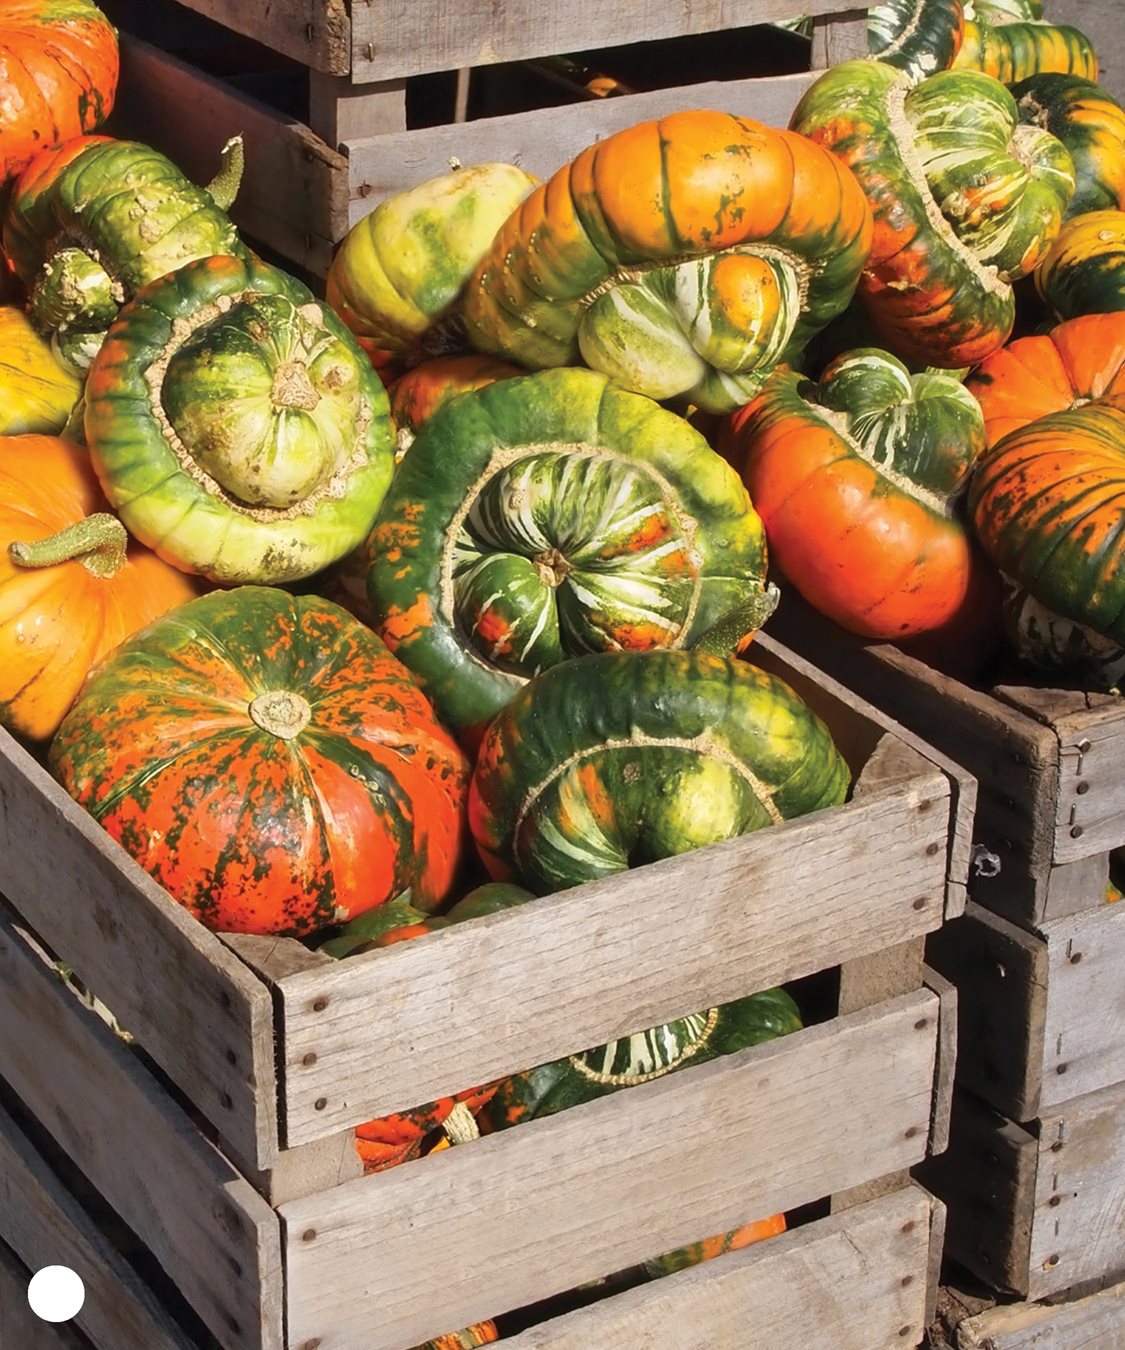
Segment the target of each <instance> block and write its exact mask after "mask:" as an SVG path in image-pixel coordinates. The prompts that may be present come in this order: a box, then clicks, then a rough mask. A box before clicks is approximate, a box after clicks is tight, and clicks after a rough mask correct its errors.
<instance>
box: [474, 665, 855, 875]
mask: <svg viewBox="0 0 1125 1350" xmlns="http://www.w3.org/2000/svg"><path fill="white" fill-rule="evenodd" d="M848 782H849V772H848V768H847V765H846V763H845V762H844V760H843V758H842V756H841V755H840V753H839V751H838V750H837V749H836V747H835V745H834V744H833V742H832V737H831V734H830V733H829V731H828V728H827V727H826V726H825V725H824V723H823V722H822V721H821V720H820V719H819V718H818V717H817V716H816V715H815V714H814V713H813V712H812V711H811V710H810V709H809V708H808V707H807V706H806V705H805V704H804V703H803V702H802V701H801V700H800V699H799V698H798V697H797V695H796V694H794V692H793V691H792V690H791V689H790V688H789V686H788V685H787V684H785V683H784V682H783V681H782V680H779V679H777V678H776V677H774V676H772V675H768V674H766V673H765V672H764V671H760V670H757V669H756V668H754V667H753V666H750V665H748V664H746V663H745V662H743V661H739V660H735V659H733V658H730V659H726V660H724V659H721V658H719V657H716V656H709V655H704V654H703V653H700V652H682V651H653V652H606V653H601V654H598V655H594V656H584V657H581V658H579V659H578V660H573V661H566V662H564V663H563V664H562V665H559V666H555V667H553V668H552V669H551V670H547V671H544V672H543V674H542V675H539V676H537V677H536V678H535V679H534V680H532V681H530V683H529V684H528V685H527V686H526V687H525V688H524V689H523V690H522V691H521V692H520V693H519V694H517V695H516V697H515V699H513V701H512V702H511V703H510V704H509V705H508V707H507V708H505V709H504V711H503V712H502V713H500V715H499V716H498V717H497V718H496V720H495V721H494V722H493V723H492V725H491V726H490V727H489V728H488V731H487V733H486V735H485V737H484V741H483V743H482V745H481V748H480V753H479V755H478V758H477V763H476V768H475V771H474V775H473V781H472V786H471V788H470V793H469V823H470V827H471V829H472V832H473V837H474V838H475V840H476V844H477V849H478V852H479V853H480V855H481V858H482V859H483V860H484V863H485V866H486V867H487V868H488V870H489V873H490V874H491V875H492V876H493V877H494V878H495V879H496V880H499V881H508V880H511V881H514V882H516V883H517V884H518V885H521V886H526V887H527V888H528V889H529V890H533V891H535V892H536V893H538V894H546V893H548V892H550V891H556V890H560V889H562V888H564V887H567V886H577V885H579V884H580V883H582V882H584V881H592V880H594V879H595V878H597V877H603V876H608V875H610V874H612V873H615V872H620V871H624V870H625V869H626V868H629V867H637V866H640V865H642V864H644V863H649V862H654V861H656V860H658V859H661V858H667V857H671V856H673V855H674V854H678V853H685V852H687V851H688V850H689V849H694V848H700V847H702V846H704V845H706V844H711V843H716V842H718V841H719V840H722V839H732V838H734V837H735V836H737V835H741V834H745V833H747V832H748V831H751V830H757V829H761V828H763V827H764V826H767V825H770V824H775V823H777V822H778V821H780V820H783V819H784V820H788V819H790V818H791V817H793V816H799V815H803V814H805V813H806V812H809V811H816V810H819V809H821V808H822V807H826V806H833V805H835V804H837V803H839V802H842V801H843V800H844V797H845V795H846V793H847V790H848ZM653 884H654V885H655V884H658V883H657V882H656V880H655V879H654V883H653Z"/></svg>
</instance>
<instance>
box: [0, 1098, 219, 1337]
mask: <svg viewBox="0 0 1125 1350" xmlns="http://www.w3.org/2000/svg"><path fill="white" fill-rule="evenodd" d="M0 1177H2V1178H3V1185H0V1242H3V1243H6V1244H8V1245H9V1246H10V1247H11V1248H12V1250H13V1251H14V1252H15V1254H16V1255H17V1256H18V1257H19V1258H20V1261H21V1262H22V1263H23V1264H24V1265H25V1266H26V1267H27V1268H28V1270H29V1271H36V1270H40V1269H42V1268H43V1267H44V1266H69V1267H70V1268H71V1270H74V1271H76V1272H77V1273H78V1275H79V1276H80V1277H81V1279H82V1283H83V1284H84V1285H85V1286H86V1298H85V1301H84V1303H83V1305H82V1309H81V1311H80V1312H79V1313H78V1315H77V1317H76V1318H75V1319H74V1322H73V1323H72V1324H60V1325H59V1326H57V1327H50V1326H49V1325H48V1324H45V1323H43V1322H41V1321H40V1320H39V1318H37V1317H36V1316H35V1315H34V1314H33V1313H32V1312H31V1309H30V1308H29V1307H28V1303H27V1278H29V1277H28V1276H23V1275H22V1272H19V1271H15V1272H13V1271H11V1269H10V1268H7V1269H6V1268H5V1266H4V1264H3V1263H0V1345H2V1346H3V1347H4V1350H9V1347H11V1350H71V1347H74V1346H76V1345H77V1344H79V1343H82V1344H84V1342H83V1341H82V1339H81V1338H80V1337H77V1336H75V1335H73V1334H72V1333H71V1330H70V1328H71V1326H74V1327H77V1328H79V1329H80V1330H81V1331H82V1332H84V1333H85V1334H86V1335H87V1336H88V1337H89V1338H90V1340H91V1341H93V1343H94V1345H95V1347H97V1350H193V1346H192V1342H191V1341H190V1340H189V1339H188V1337H187V1336H186V1335H185V1334H184V1333H183V1332H182V1331H181V1330H180V1328H179V1327H178V1326H177V1325H176V1324H175V1323H174V1322H173V1321H172V1319H171V1318H170V1317H169V1316H168V1314H167V1313H166V1312H165V1310H164V1309H163V1308H162V1307H161V1306H160V1304H159V1303H158V1302H157V1301H156V1299H155V1298H154V1297H153V1295H152V1293H151V1291H150V1290H149V1288H148V1287H147V1285H145V1284H144V1282H143V1281H142V1280H141V1279H140V1277H139V1276H138V1275H137V1273H136V1272H135V1271H134V1270H133V1268H132V1267H131V1266H130V1265H129V1263H128V1262H127V1261H126V1260H125V1259H124V1257H122V1256H120V1255H119V1254H118V1253H117V1252H116V1251H115V1250H114V1249H113V1247H111V1246H110V1244H109V1243H108V1242H107V1241H106V1239H105V1237H104V1236H103V1235H102V1233H101V1232H100V1231H99V1229H98V1227H97V1225H96V1224H95V1223H94V1221H93V1220H92V1219H91V1218H90V1216H89V1215H88V1214H87V1213H86V1211H85V1210H84V1209H83V1208H82V1206H81V1205H80V1204H79V1203H78V1201H77V1200H75V1199H74V1197H73V1196H72V1195H71V1194H70V1192H69V1191H67V1190H66V1188H65V1187H64V1186H63V1185H62V1183H61V1182H60V1181H59V1179H58V1177H57V1176H56V1175H55V1173H54V1172H53V1171H52V1170H51V1168H50V1167H49V1166H48V1165H47V1163H46V1162H45V1161H44V1160H43V1158H42V1157H41V1156H40V1154H39V1153H38V1152H37V1151H36V1150H35V1149H34V1148H33V1147H32V1146H31V1144H30V1143H28V1141H27V1138H26V1136H25V1135H24V1134H23V1133H22V1131H20V1129H19V1128H18V1127H17V1126H16V1124H15V1122H14V1121H13V1120H12V1118H11V1116H9V1115H8V1113H7V1112H6V1111H4V1110H3V1109H2V1108H0ZM5 1275H7V1278H8V1280H10V1281H12V1282H15V1279H16V1277H17V1276H22V1279H23V1283H22V1287H19V1285H18V1284H17V1286H16V1288H15V1290H14V1291H13V1297H12V1299H11V1301H9V1299H8V1297H7V1289H6V1288H5V1287H4V1285H5Z"/></svg>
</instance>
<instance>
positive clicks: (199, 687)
mask: <svg viewBox="0 0 1125 1350" xmlns="http://www.w3.org/2000/svg"><path fill="white" fill-rule="evenodd" d="M50 765H51V768H52V770H53V772H54V774H55V776H56V777H57V778H58V779H59V780H60V781H61V782H62V784H63V786H64V787H65V788H66V789H67V791H68V792H70V794H71V795H72V796H73V797H74V798H76V800H77V801H78V802H79V803H80V805H82V806H83V807H85V808H86V810H87V811H88V812H89V813H90V814H91V815H92V816H93V817H94V818H95V819H96V820H98V821H100V822H101V824H102V825H103V826H104V827H105V829H106V830H108V831H109V833H110V834H111V835H113V836H114V838H115V839H117V840H118V841H119V842H120V843H121V844H122V845H123V847H124V848H125V849H126V850H127V851H128V852H129V853H131V854H132V855H133V857H134V858H135V859H136V860H137V862H138V863H140V865H141V866H142V867H144V868H145V869H146V871H148V872H149V873H150V874H151V875H152V876H154V877H155V878H156V880H157V881H158V882H160V884H161V885H163V886H164V887H165V889H166V890H168V892H169V893H170V894H171V895H172V896H173V898H174V899H176V900H178V901H179V903H180V904H182V905H183V906H184V907H185V908H187V909H188V910H189V911H190V912H191V913H192V914H194V915H195V916H196V917H197V918H198V919H200V920H201V921H202V922H203V923H205V924H206V925H207V926H208V927H210V928H215V929H220V930H224V931H229V932H246V933H288V934H291V935H293V936H301V935H303V934H306V933H311V932H315V931H317V930H318V929H321V928H325V927H327V926H328V925H330V924H333V923H340V922H344V921H346V920H347V919H348V918H350V917H351V916H353V915H356V914H360V913H362V912H363V911H364V910H367V909H372V908H374V907H375V906H376V905H380V904H383V903H385V902H386V901H388V900H391V899H393V898H394V897H395V896H397V895H400V894H401V893H402V892H403V891H404V890H406V889H407V888H410V889H411V891H412V893H413V895H414V897H415V900H416V903H418V904H419V905H427V906H436V905H437V904H438V903H440V901H441V900H442V899H443V897H444V896H445V895H446V893H447V892H448V890H449V889H450V886H451V885H452V882H453V879H454V876H455V873H456V869H457V867H458V863H459V858H460V851H461V842H462V837H463V818H464V805H465V790H466V787H467V778H468V766H467V764H466V763H465V760H464V758H463V757H462V755H461V753H460V751H459V750H458V749H457V748H456V746H455V745H454V744H453V742H452V741H451V739H450V738H449V736H448V734H447V733H446V732H445V731H443V730H442V728H441V727H440V726H439V725H438V723H437V721H436V719H435V718H434V715H433V711H432V709H431V708H430V706H429V704H428V703H427V702H426V700H425V698H424V697H423V696H422V694H421V692H420V691H419V690H418V688H417V686H416V684H415V683H414V681H413V679H412V678H411V676H410V674H409V672H408V671H406V670H405V669H404V668H403V666H402V665H400V664H399V662H398V661H396V660H395V659H394V658H393V657H392V656H391V655H390V654H389V653H388V652H387V650H386V648H385V647H384V646H383V644H382V643H381V642H380V641H379V639H378V638H377V637H376V636H375V634H374V633H372V632H370V630H369V629H366V628H364V626H363V625H362V624H360V623H358V622H357V621H356V620H355V619H353V618H352V617H351V615H349V614H347V613H346V612H345V611H344V610H342V609H340V608H338V607H337V606H336V605H333V604H330V603H329V602H327V601H324V600H321V599H319V598H317V597H315V596H292V595H289V594H287V593H285V592H284V591H281V590H278V589H275V588H271V587H262V586H244V587H239V588H235V589H233V590H230V591H215V592H213V593H211V594H210V595H205V596H201V597H200V598H199V599H198V600H194V601H191V602H190V603H188V604H187V605H181V606H180V607H178V608H177V609H176V610H175V611H174V612H172V613H170V614H167V615H165V616H164V618H163V619H161V620H159V621H158V622H157V623H154V624H151V625H149V627H148V628H147V629H145V630H144V631H142V632H141V633H139V634H137V635H136V636H135V637H134V638H132V639H130V640H129V641H127V642H125V643H123V644H122V645H121V646H120V647H118V648H117V650H116V651H115V652H114V653H113V654H112V655H111V656H110V657H109V658H108V659H107V660H106V661H105V662H103V663H102V665H101V666H100V667H99V668H98V670H97V672H96V674H95V675H94V676H93V677H92V678H91V679H90V681H89V682H88V683H87V684H86V686H85V688H84V689H83V691H82V694H81V696H80V697H79V699H78V700H77V702H76V703H75V705H74V707H73V708H72V709H71V711H70V713H69V715H68V716H67V718H66V720H65V721H64V722H63V724H62V726H61V727H60V728H59V731H58V734H57V735H56V737H55V739H54V741H53V742H52V745H51V755H50Z"/></svg>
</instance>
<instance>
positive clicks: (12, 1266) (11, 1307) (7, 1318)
mask: <svg viewBox="0 0 1125 1350" xmlns="http://www.w3.org/2000/svg"><path fill="white" fill-rule="evenodd" d="M30 1279H31V1271H30V1270H28V1269H27V1267H26V1266H25V1265H24V1264H23V1262H22V1261H18V1260H17V1259H16V1257H15V1254H14V1253H13V1251H12V1249H11V1248H10V1247H9V1246H7V1245H6V1244H5V1243H4V1242H0V1345H2V1346H9V1345H10V1346H13V1347H15V1350H90V1342H89V1341H88V1340H87V1339H86V1337H85V1336H83V1335H81V1334H80V1333H79V1332H77V1331H75V1330H73V1328H72V1327H70V1326H67V1325H66V1324H65V1323H55V1324H54V1325H52V1324H51V1323H50V1322H44V1321H43V1320H42V1319H41V1318H39V1317H36V1315H35V1314H34V1313H33V1312H32V1311H31V1308H30V1306H29V1305H28V1302H27V1286H28V1282H29V1281H30ZM152 1344H153V1350H165V1348H166V1343H165V1347H162V1346H161V1342H160V1341H159V1339H158V1340H155V1341H153V1342H152Z"/></svg>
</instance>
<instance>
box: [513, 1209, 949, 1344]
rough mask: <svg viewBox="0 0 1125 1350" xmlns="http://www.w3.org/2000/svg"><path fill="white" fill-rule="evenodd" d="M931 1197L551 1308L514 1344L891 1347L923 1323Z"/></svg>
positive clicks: (824, 1223) (855, 1213) (837, 1218)
mask: <svg viewBox="0 0 1125 1350" xmlns="http://www.w3.org/2000/svg"><path fill="white" fill-rule="evenodd" d="M930 1216H931V1202H930V1200H929V1198H928V1197H927V1196H926V1194H925V1193H924V1192H923V1191H921V1190H919V1189H918V1188H917V1187H914V1186H906V1187H904V1188H902V1189H901V1190H899V1191H896V1192H895V1193H894V1194H893V1195H887V1196H882V1197H880V1198H879V1199H878V1200H872V1201H869V1202H868V1203H867V1204H865V1205H860V1206H857V1207H856V1208H855V1209H852V1210H849V1211H848V1213H847V1214H846V1215H840V1214H834V1215H832V1216H830V1217H829V1218H826V1219H820V1220H818V1221H817V1222H816V1223H812V1224H806V1225H805V1226H804V1227H802V1228H799V1229H797V1230H796V1231H794V1232H790V1233H783V1234H780V1235H778V1236H777V1237H775V1238H772V1239H770V1240H769V1241H768V1242H763V1243H759V1244H757V1245H756V1246H753V1247H747V1248H744V1249H743V1250H742V1251H740V1252H730V1253H728V1254H727V1255H726V1256H722V1257H719V1258H718V1259H717V1260H714V1261H708V1262H706V1263H705V1264H703V1265H701V1266H696V1267H695V1268H694V1269H692V1270H685V1271H680V1272H679V1273H678V1274H676V1275H671V1276H669V1277H668V1278H666V1279H663V1280H658V1281H656V1282H655V1283H654V1284H650V1285H644V1286H642V1287H641V1288H638V1289H631V1290H629V1291H628V1292H626V1293H623V1294H618V1295H617V1296H616V1297H615V1298H611V1299H607V1300H605V1302H603V1303H597V1304H594V1305H593V1306H591V1307H589V1308H582V1309H580V1310H579V1311H577V1312H573V1313H570V1314H568V1315H566V1316H564V1317H557V1318H553V1319H552V1320H551V1321H549V1322H545V1323H543V1324H542V1325H541V1326H537V1327H534V1328H532V1329H531V1330H530V1331H525V1332H523V1333H522V1335H519V1336H514V1337H512V1339H511V1341H510V1343H509V1344H510V1347H511V1350H591V1347H595V1346H601V1347H610V1346H646V1345H665V1346H675V1347H676V1350H716V1347H718V1346H737V1345H745V1344H746V1343H747V1328H749V1327H752V1328H753V1337H752V1339H753V1343H754V1344H755V1345H763V1346H766V1345H768V1346H770V1347H772V1350H811V1347H815V1346H828V1345H831V1346H832V1348H833V1350H890V1348H891V1347H896V1350H897V1347H900V1346H903V1345H917V1344H918V1342H919V1341H920V1340H921V1337H922V1331H923V1328H924V1326H925V1321H924V1316H925V1310H924V1302H925V1297H924V1296H925V1272H926V1264H927V1260H928V1257H929V1254H930V1248H931V1229H930Z"/></svg>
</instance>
